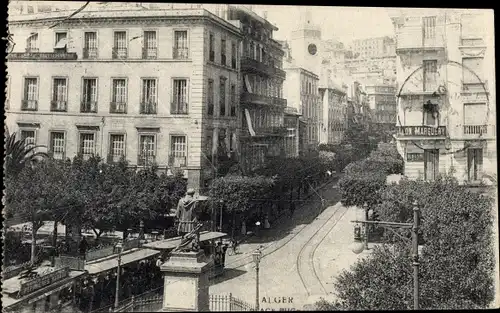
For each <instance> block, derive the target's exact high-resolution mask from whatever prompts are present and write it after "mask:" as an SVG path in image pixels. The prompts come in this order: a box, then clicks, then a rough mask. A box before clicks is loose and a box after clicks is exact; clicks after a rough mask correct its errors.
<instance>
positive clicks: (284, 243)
mask: <svg viewBox="0 0 500 313" xmlns="http://www.w3.org/2000/svg"><path fill="white" fill-rule="evenodd" d="M336 181H338V179H332V180H329V181H328V182H326V183H325V184H323V185H322V186H320V187H319V188H318V189H316V190H315V191H316V192H318V191H323V190H325V189H326V188H331V187H333V184H335V183H336ZM322 212H323V210H322V211H321V212H319V214H321V213H322ZM306 228H307V225H305V226H303V227H301V228H300V229H299V230H298V231H297V232H295V233H294V234H293V235H292V236H290V237H289V238H288V239H287V240H286V241H284V242H283V243H282V244H280V245H279V246H278V247H277V248H275V249H273V250H271V251H268V252H266V253H263V254H262V256H261V258H265V257H267V256H269V255H272V254H274V253H275V252H277V251H279V250H281V249H282V248H283V247H284V246H286V245H287V244H288V243H289V242H290V241H292V240H293V239H295V238H296V237H297V236H298V235H299V234H301V233H302V232H303V231H304V229H306ZM275 244H276V242H273V243H271V244H269V245H267V246H265V247H264V249H267V248H269V247H271V246H272V245H275ZM247 258H248V259H249V260H248V261H246V262H244V263H243V264H241V265H238V266H235V267H233V268H234V269H240V268H242V267H245V266H247V265H248V264H251V263H253V260H252V259H251V258H249V257H248V255H244V256H242V257H241V258H239V259H236V260H234V261H232V262H231V263H228V264H227V265H226V267H229V266H230V265H232V264H236V263H238V262H240V261H242V260H245V259H247Z"/></svg>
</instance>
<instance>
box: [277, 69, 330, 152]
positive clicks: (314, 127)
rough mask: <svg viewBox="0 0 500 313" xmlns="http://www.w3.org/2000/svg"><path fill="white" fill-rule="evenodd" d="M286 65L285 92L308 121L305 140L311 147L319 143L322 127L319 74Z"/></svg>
mask: <svg viewBox="0 0 500 313" xmlns="http://www.w3.org/2000/svg"><path fill="white" fill-rule="evenodd" d="M287 66H288V67H285V71H286V76H287V79H286V81H285V83H284V87H283V90H284V93H285V97H286V99H287V101H288V105H289V106H290V107H292V108H295V109H296V110H297V112H298V113H299V114H300V115H301V117H300V119H301V120H302V121H304V122H305V123H306V134H305V140H306V142H307V146H308V147H309V149H314V148H315V147H317V146H318V144H319V134H320V127H321V123H322V120H321V110H322V102H321V99H320V95H319V90H318V83H319V77H318V75H316V74H314V73H312V72H310V71H308V70H306V69H303V68H300V67H294V66H293V65H292V64H287Z"/></svg>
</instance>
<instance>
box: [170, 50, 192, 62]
mask: <svg viewBox="0 0 500 313" xmlns="http://www.w3.org/2000/svg"><path fill="white" fill-rule="evenodd" d="M172 55H173V57H174V59H176V60H187V59H189V48H177V47H174V50H173V53H172Z"/></svg>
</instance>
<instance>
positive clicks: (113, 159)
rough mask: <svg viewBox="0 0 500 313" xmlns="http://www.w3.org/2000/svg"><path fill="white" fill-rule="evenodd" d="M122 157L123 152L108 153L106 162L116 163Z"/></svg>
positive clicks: (123, 156)
mask: <svg viewBox="0 0 500 313" xmlns="http://www.w3.org/2000/svg"><path fill="white" fill-rule="evenodd" d="M122 158H125V155H124V154H108V156H107V158H106V160H107V161H108V163H118V162H120V160H121V159H122Z"/></svg>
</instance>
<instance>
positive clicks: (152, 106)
mask: <svg viewBox="0 0 500 313" xmlns="http://www.w3.org/2000/svg"><path fill="white" fill-rule="evenodd" d="M156 107H157V106H156V102H142V103H141V114H156Z"/></svg>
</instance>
